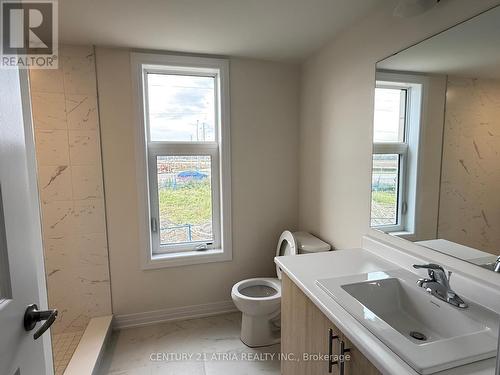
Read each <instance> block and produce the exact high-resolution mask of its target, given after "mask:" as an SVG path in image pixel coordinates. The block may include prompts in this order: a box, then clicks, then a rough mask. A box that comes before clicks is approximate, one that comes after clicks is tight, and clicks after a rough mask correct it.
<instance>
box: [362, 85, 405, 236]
mask: <svg viewBox="0 0 500 375" xmlns="http://www.w3.org/2000/svg"><path fill="white" fill-rule="evenodd" d="M409 90H410V88H409V87H397V86H387V85H377V88H376V89H375V115H374V133H373V142H374V146H373V169H372V203H371V225H372V227H384V228H385V229H386V230H389V229H392V230H402V229H403V228H404V216H405V213H406V194H405V171H406V168H405V165H406V160H407V157H408V134H407V132H406V130H407V120H408V116H407V107H408V96H409Z"/></svg>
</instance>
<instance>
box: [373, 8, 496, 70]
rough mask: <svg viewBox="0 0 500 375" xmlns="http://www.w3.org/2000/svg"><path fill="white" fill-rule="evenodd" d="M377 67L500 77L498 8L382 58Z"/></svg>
mask: <svg viewBox="0 0 500 375" xmlns="http://www.w3.org/2000/svg"><path fill="white" fill-rule="evenodd" d="M377 68H378V69H386V70H399V71H407V72H421V73H435V74H448V75H454V76H463V77H470V78H495V79H500V7H497V8H495V9H493V10H490V11H489V12H486V13H484V14H482V15H480V16H478V17H475V18H473V19H471V20H469V21H467V22H465V23H462V24H461V25H459V26H456V27H454V28H452V29H450V30H448V31H445V32H444V33H441V34H439V35H437V36H435V37H433V38H431V39H428V40H426V41H424V42H422V43H419V44H417V45H416V46H413V47H411V48H409V49H407V50H405V51H402V52H400V53H398V54H396V55H394V56H392V57H390V58H388V59H385V60H383V61H381V62H380V63H379V64H378V65H377Z"/></svg>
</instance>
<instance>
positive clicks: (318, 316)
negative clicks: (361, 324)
mask: <svg viewBox="0 0 500 375" xmlns="http://www.w3.org/2000/svg"><path fill="white" fill-rule="evenodd" d="M330 330H331V331H330ZM330 332H333V334H334V335H335V336H338V338H334V339H332V340H330ZM330 341H331V342H332V346H331V349H330ZM342 343H343V345H344V347H345V348H346V349H348V350H349V352H346V353H345V354H346V355H347V354H348V355H349V357H350V358H349V360H346V361H345V362H344V370H343V374H342V371H341V365H340V364H334V365H331V366H329V363H328V362H329V361H328V356H329V354H330V353H331V354H333V355H338V354H339V353H340V350H341V344H342ZM281 351H282V353H283V355H284V357H283V358H282V360H281V374H282V375H306V374H307V375H330V374H333V375H378V374H381V373H380V372H379V371H378V370H377V369H376V368H375V366H373V365H372V364H371V363H370V361H368V359H366V357H365V356H363V354H361V352H360V351H359V350H357V349H356V348H355V347H354V346H353V345H352V343H351V342H350V341H349V340H348V339H347V337H345V335H344V334H343V333H342V332H341V331H340V330H339V329H338V328H337V327H336V326H335V325H334V324H333V323H332V322H331V321H330V320H329V319H328V318H327V317H326V316H325V315H324V314H323V313H322V312H321V310H319V309H318V308H317V307H316V306H315V305H314V303H313V302H312V301H311V300H310V299H309V298H308V297H307V296H306V295H305V294H304V293H303V292H302V291H301V290H300V289H299V288H298V287H297V286H296V285H295V284H294V283H293V282H292V281H291V280H290V279H289V278H288V277H287V276H286V275H285V274H283V279H282V287H281ZM313 355H316V357H312V356H313ZM307 356H309V357H308V358H307ZM320 356H322V357H320Z"/></svg>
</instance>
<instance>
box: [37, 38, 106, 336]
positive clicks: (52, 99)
mask: <svg viewBox="0 0 500 375" xmlns="http://www.w3.org/2000/svg"><path fill="white" fill-rule="evenodd" d="M30 81H31V101H32V108H33V122H34V127H35V143H36V158H37V167H38V187H39V193H40V200H41V211H42V232H43V247H44V257H45V267H46V277H47V289H48V299H49V306H50V307H51V308H57V309H58V310H59V316H58V318H57V320H56V323H55V324H54V327H53V332H55V333H60V332H62V331H64V332H70V331H82V330H83V329H84V328H85V326H86V325H87V323H88V322H89V320H90V318H92V317H96V316H100V315H109V314H111V295H110V293H111V292H110V280H109V264H108V248H107V243H106V222H105V215H104V194H103V182H102V169H101V150H100V142H99V120H98V110H97V91H96V84H95V82H96V73H95V59H94V52H93V48H92V47H90V46H89V47H74V46H62V47H61V48H60V61H59V69H57V70H40V69H35V70H32V71H31V72H30Z"/></svg>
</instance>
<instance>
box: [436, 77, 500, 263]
mask: <svg viewBox="0 0 500 375" xmlns="http://www.w3.org/2000/svg"><path fill="white" fill-rule="evenodd" d="M499 118H500V80H493V79H473V78H460V77H450V78H449V79H448V91H447V101H446V119H445V133H444V150H443V167H442V178H441V200H440V207H439V227H438V230H439V231H438V232H439V233H438V238H446V239H447V240H450V241H453V242H458V243H460V244H464V245H468V246H471V247H474V248H476V249H480V250H485V251H487V252H489V253H493V254H499V255H500V232H499V231H498V228H499V227H500V214H499V213H500V197H499V195H498V191H499V186H500V168H499V166H500V154H499V153H498V150H499V149H500V132H499V130H500V122H499Z"/></svg>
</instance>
